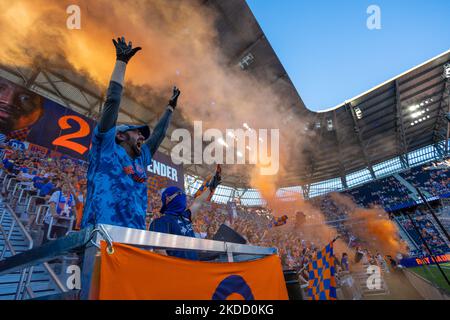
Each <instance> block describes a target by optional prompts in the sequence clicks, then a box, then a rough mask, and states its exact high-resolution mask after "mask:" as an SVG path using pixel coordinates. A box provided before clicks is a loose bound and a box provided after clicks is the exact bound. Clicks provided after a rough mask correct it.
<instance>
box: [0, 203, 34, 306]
mask: <svg viewBox="0 0 450 320" xmlns="http://www.w3.org/2000/svg"><path fill="white" fill-rule="evenodd" d="M5 207H6V210H8V212H9V214H10V216H11V217H12V218H13V219H14V221H13V223H12V224H11V226H10V229H9V233H8V236H7V237H5V248H3V252H2V255H1V257H0V258H1V259H2V258H3V256H4V253H5V252H6V245H7V246H8V247H9V251H10V252H11V254H12V255H16V251H15V249H14V247H13V246H12V244H11V235H12V233H13V230H14V227H15V225H16V224H17V226H18V227H19V229H20V231H21V232H22V234H23V235H24V236H25V238H26V239H27V240H28V250H30V249H32V248H33V246H34V241H33V239H32V238H31V236H30V234H29V233H28V232H27V231H26V230H25V227H24V226H23V224H22V222H21V221H20V219H19V218H18V217H17V215H16V214H15V213H14V211H13V210H12V209H11V207H10V205H9V204H8V203H6V204H5ZM6 210H5V211H6ZM4 215H5V212H3V215H2V221H3V217H4ZM0 228H1V231H2V233H3V234H5V233H4V229H3V226H0ZM32 272H33V269H32V268H29V269H28V273H29V276H31V273H32ZM26 273H27V269H26V268H24V269H23V270H22V273H21V275H20V280H19V284H18V286H17V291H16V295H15V299H16V300H18V299H19V297H20V293H21V290H22V285H23V282H24V281H25V276H26Z"/></svg>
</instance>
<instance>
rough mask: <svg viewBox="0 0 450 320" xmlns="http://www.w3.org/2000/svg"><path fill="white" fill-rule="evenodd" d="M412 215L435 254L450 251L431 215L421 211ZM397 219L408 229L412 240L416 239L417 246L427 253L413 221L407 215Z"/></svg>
mask: <svg viewBox="0 0 450 320" xmlns="http://www.w3.org/2000/svg"><path fill="white" fill-rule="evenodd" d="M411 217H412V218H413V219H414V221H415V223H416V225H417V227H418V228H419V230H420V232H421V235H422V237H423V238H424V240H425V241H427V244H428V245H429V246H430V248H431V250H433V254H435V255H438V254H444V253H447V252H450V247H449V246H448V244H447V243H446V241H445V240H444V238H443V237H442V235H441V233H440V232H439V229H438V228H437V227H436V226H435V225H434V223H433V222H432V218H431V216H429V215H426V214H422V213H421V212H416V213H415V214H412V215H411ZM396 220H397V222H398V223H399V224H400V225H401V227H402V228H403V229H404V230H406V232H407V233H408V236H409V237H410V239H412V241H414V243H415V245H416V247H417V248H420V249H421V251H422V252H423V253H424V254H425V253H426V250H425V247H424V245H423V244H422V240H421V239H420V236H419V235H418V234H417V232H416V230H415V229H414V227H413V225H412V223H411V221H410V220H409V219H408V218H407V217H405V216H398V217H396Z"/></svg>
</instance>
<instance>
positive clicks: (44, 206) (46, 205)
mask: <svg viewBox="0 0 450 320" xmlns="http://www.w3.org/2000/svg"><path fill="white" fill-rule="evenodd" d="M43 208H47V210H48V209H49V208H50V206H49V205H48V204H41V205H39V206H38V207H37V214H36V219H35V222H36V225H37V226H42V225H44V223H43V222H42V223H40V222H39V220H40V218H41V212H42V211H41V209H43ZM46 213H47V212H46ZM44 217H45V215H44ZM42 221H44V219H42Z"/></svg>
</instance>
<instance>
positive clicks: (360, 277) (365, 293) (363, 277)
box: [352, 264, 390, 300]
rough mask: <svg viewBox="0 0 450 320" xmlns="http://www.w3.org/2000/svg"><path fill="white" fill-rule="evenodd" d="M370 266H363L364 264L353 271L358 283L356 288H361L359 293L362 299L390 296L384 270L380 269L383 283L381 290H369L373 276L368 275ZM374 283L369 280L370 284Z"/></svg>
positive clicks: (355, 267)
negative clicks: (370, 278)
mask: <svg viewBox="0 0 450 320" xmlns="http://www.w3.org/2000/svg"><path fill="white" fill-rule="evenodd" d="M369 266H370V265H368V264H367V265H363V264H357V265H355V266H354V268H353V270H352V277H353V279H354V281H355V283H356V286H358V287H359V291H360V292H361V294H362V299H363V300H366V299H371V298H373V297H375V296H388V295H389V294H390V292H389V287H388V285H387V283H386V280H385V279H384V275H385V272H386V270H384V267H383V268H380V270H381V277H380V279H381V283H380V285H379V288H377V287H375V288H369V286H368V279H369V277H370V276H371V274H369V273H367V270H368V268H369ZM370 283H373V282H371V281H370V280H369V284H370Z"/></svg>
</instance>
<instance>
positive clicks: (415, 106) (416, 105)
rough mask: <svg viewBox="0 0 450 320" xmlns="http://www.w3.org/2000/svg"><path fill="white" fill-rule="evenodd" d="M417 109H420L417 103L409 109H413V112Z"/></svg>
mask: <svg viewBox="0 0 450 320" xmlns="http://www.w3.org/2000/svg"><path fill="white" fill-rule="evenodd" d="M420 106H423V104H422V103H421V104H420ZM417 109H419V105H418V104H415V105H413V106H410V107H409V111H411V112H412V111H416V110H417Z"/></svg>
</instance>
